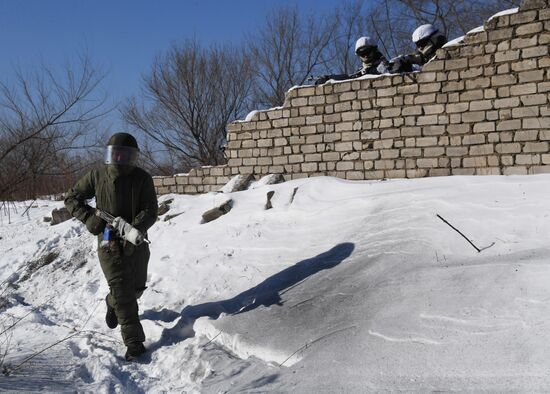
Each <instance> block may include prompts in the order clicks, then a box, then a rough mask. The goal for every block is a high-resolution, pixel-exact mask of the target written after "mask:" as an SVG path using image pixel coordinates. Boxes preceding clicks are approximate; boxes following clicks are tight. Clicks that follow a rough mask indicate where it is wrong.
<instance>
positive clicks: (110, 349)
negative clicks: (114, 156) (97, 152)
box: [0, 175, 550, 393]
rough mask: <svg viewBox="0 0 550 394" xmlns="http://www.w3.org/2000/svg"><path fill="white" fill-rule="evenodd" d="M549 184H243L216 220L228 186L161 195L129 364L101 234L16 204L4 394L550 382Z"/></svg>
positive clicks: (6, 250)
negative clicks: (140, 339) (139, 330)
mask: <svg viewBox="0 0 550 394" xmlns="http://www.w3.org/2000/svg"><path fill="white" fill-rule="evenodd" d="M296 188H297V190H296ZM269 191H274V192H275V194H274V195H273V197H272V199H271V203H272V206H273V208H272V209H270V210H265V209H264V206H265V202H266V194H267V192H269ZM549 193H550V176H548V175H538V176H523V177H521V176H517V177H499V176H490V177H489V176H487V177H459V176H454V177H443V178H429V179H417V180H391V181H374V182H351V181H344V180H339V179H335V178H328V177H320V178H310V179H303V180H295V181H291V182H286V183H283V184H279V185H256V188H254V189H252V190H248V191H244V192H238V193H231V194H230V197H231V199H232V200H233V208H232V210H231V211H230V212H229V213H228V214H226V215H224V216H222V217H220V218H219V219H217V220H215V221H213V222H210V223H206V224H201V215H202V213H203V212H205V211H207V210H208V209H211V208H213V207H215V206H218V205H220V204H221V203H223V202H224V201H225V200H226V199H227V198H228V195H227V194H221V193H209V194H205V195H200V196H176V195H171V196H163V197H162V198H161V201H163V200H167V199H173V202H172V203H171V204H170V211H169V212H168V213H167V214H165V215H163V216H162V217H161V218H160V220H159V221H158V223H157V224H156V225H155V226H153V228H152V229H151V231H150V233H149V239H150V240H151V242H152V244H151V250H152V258H151V261H150V266H149V273H150V274H149V281H148V286H149V289H148V290H147V291H146V293H145V294H144V296H143V297H142V300H141V304H140V307H141V317H142V322H143V324H144V329H145V332H146V334H147V335H148V339H147V342H146V346H147V347H148V348H149V349H150V352H149V353H148V355H147V357H145V358H144V359H143V360H142V361H141V362H139V363H130V364H129V363H126V362H124V361H123V359H122V357H121V354H123V350H124V348H123V344H122V341H121V339H120V337H119V333H118V331H116V330H115V331H110V330H109V329H107V328H106V327H105V325H104V322H103V317H104V313H105V310H104V308H105V306H104V303H103V299H104V297H105V294H106V292H107V291H108V289H107V286H106V283H105V281H104V279H103V277H102V274H101V270H100V268H99V264H98V262H97V256H96V251H95V238H94V237H93V236H91V235H90V234H88V233H87V232H86V230H85V228H84V226H83V225H81V224H80V223H78V222H76V221H74V220H71V221H68V222H65V223H62V224H59V225H56V226H50V225H49V224H48V223H45V222H43V217H44V216H47V215H48V214H49V212H50V211H51V210H52V209H53V208H58V207H60V206H62V203H60V202H49V201H39V202H37V203H36V204H35V206H36V207H33V208H31V209H30V210H29V213H28V215H25V216H21V214H20V213H21V212H22V211H23V209H24V205H25V204H27V205H28V203H20V204H18V205H19V206H18V213H17V214H15V215H14V213H13V212H12V215H11V217H10V219H11V220H10V221H11V223H8V218H7V216H6V215H4V213H3V214H2V216H1V218H2V222H1V225H0V237H1V239H0V249H1V251H2V254H1V255H0V267H1V270H0V282H1V283H2V287H1V288H0V293H1V298H0V307H1V309H0V323H1V325H2V327H3V328H2V329H0V332H1V333H2V334H1V335H0V350H1V353H0V361H1V362H2V366H3V368H4V370H5V372H6V373H7V374H8V375H7V376H1V377H0V389H4V390H6V389H9V390H22V391H33V390H34V391H40V390H46V391H68V390H75V389H76V390H85V391H97V392H150V391H154V392H159V391H170V392H171V391H178V392H204V393H210V392H211V393H217V392H280V393H287V392H303V393H310V392H323V393H325V392H326V393H334V392H346V393H354V392H357V393H359V392H368V391H385V390H386V391H398V390H404V391H428V390H444V391H451V390H463V391H503V390H511V391H530V392H532V391H545V390H547V389H549V388H550V374H549V372H548V371H550V358H548V356H547V355H548V354H549V353H550V341H549V339H550V334H548V333H549V332H550V318H549V316H550V292H549V283H550V265H549V264H548V252H549V247H548V241H547V237H548V234H549V233H550V217H549V215H550V207H549V206H548V204H547V201H548V195H549ZM437 214H439V215H440V216H441V217H442V218H444V219H445V220H447V221H448V222H449V224H451V225H453V226H454V227H455V228H456V229H457V230H460V231H461V232H462V233H463V234H464V235H465V236H467V237H468V238H469V239H470V240H471V241H472V242H473V244H474V245H475V246H476V247H477V248H479V249H480V250H481V252H478V251H477V250H476V249H474V247H473V246H472V245H470V244H469V243H468V242H467V241H466V239H464V238H463V237H462V236H461V235H460V234H459V233H458V232H457V231H455V230H454V229H452V228H451V227H450V226H449V225H448V224H446V223H444V222H443V221H442V220H440V218H438V217H437V216H436V215H437ZM168 215H170V216H168ZM174 215H176V216H174ZM166 218H169V219H168V220H164V219H166ZM58 341H61V342H59V343H58V344H57V345H55V346H53V347H51V348H48V347H49V346H50V345H52V344H54V343H56V342H58ZM42 350H44V351H43V352H42V353H39V354H37V353H38V352H40V351H42ZM31 357H32V358H31Z"/></svg>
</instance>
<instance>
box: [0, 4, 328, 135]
mask: <svg viewBox="0 0 550 394" xmlns="http://www.w3.org/2000/svg"><path fill="white" fill-rule="evenodd" d="M338 3H339V2H338V1H335V0H226V1H222V0H180V1H175V0H157V1H153V0H148V1H145V0H133V1H129V0H110V1H107V0H88V1H83V0H72V1H70V0H0V48H1V49H2V56H0V75H1V77H0V78H1V80H2V82H7V83H9V82H10V78H13V74H14V73H13V69H14V67H17V66H21V67H23V68H28V67H32V65H33V64H35V63H40V62H44V63H45V64H48V65H51V66H53V67H57V66H60V65H62V64H63V62H64V61H65V60H70V59H74V58H75V56H76V55H77V54H78V53H82V52H83V50H84V48H86V49H87V52H88V53H89V54H90V55H91V57H92V59H93V61H94V63H95V64H98V65H99V66H101V68H102V69H103V70H105V71H108V72H109V75H108V78H107V80H106V83H105V88H106V89H108V91H109V93H110V95H111V97H112V100H114V101H120V100H123V99H124V98H126V97H128V96H131V95H133V94H136V93H138V92H139V85H140V81H141V75H143V74H144V73H146V72H147V71H148V69H149V67H150V65H151V62H152V60H153V58H154V57H155V55H156V54H159V53H162V52H163V51H165V50H166V49H167V48H168V47H169V46H170V45H171V44H172V43H174V42H179V41H182V40H184V39H186V38H192V37H194V36H195V37H197V38H199V39H200V40H201V41H202V42H203V43H205V44H208V43H210V42H221V43H231V42H232V43H238V42H239V41H240V40H241V39H242V37H243V35H244V34H246V33H247V32H254V30H255V29H257V28H258V26H260V25H261V24H262V23H263V21H264V20H265V18H266V17H267V16H268V15H269V13H270V11H272V10H273V9H275V8H278V7H281V6H284V5H289V4H290V5H297V6H298V8H299V9H300V10H302V11H304V12H309V11H317V12H319V13H324V12H330V11H331V10H333V9H334V8H335V7H336V6H337V4H338ZM116 117H118V115H117V116H115V118H116ZM113 121H114V122H115V123H116V122H117V120H116V119H114V118H113ZM115 126H119V125H116V124H115Z"/></svg>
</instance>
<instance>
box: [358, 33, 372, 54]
mask: <svg viewBox="0 0 550 394" xmlns="http://www.w3.org/2000/svg"><path fill="white" fill-rule="evenodd" d="M375 46H376V44H375V43H374V42H373V41H372V39H371V38H370V37H359V38H358V39H357V41H356V42H355V53H357V50H358V49H359V48H363V47H375Z"/></svg>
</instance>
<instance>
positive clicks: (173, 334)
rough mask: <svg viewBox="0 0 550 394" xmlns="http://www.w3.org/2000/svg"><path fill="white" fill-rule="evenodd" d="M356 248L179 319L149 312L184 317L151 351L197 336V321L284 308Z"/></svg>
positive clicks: (191, 309)
mask: <svg viewBox="0 0 550 394" xmlns="http://www.w3.org/2000/svg"><path fill="white" fill-rule="evenodd" d="M354 248H355V246H354V244H353V243H350V242H345V243H341V244H338V245H336V246H335V247H333V248H332V249H330V250H328V251H326V252H324V253H321V254H320V255H317V256H315V257H312V258H309V259H306V260H302V261H300V262H298V263H296V264H295V265H293V266H291V267H288V268H286V269H284V270H282V271H281V272H278V273H277V274H275V275H273V276H271V277H269V278H267V279H266V280H264V281H263V282H261V283H260V284H258V285H257V286H254V287H252V288H251V289H248V290H246V291H244V292H242V293H240V294H238V295H236V296H235V297H233V298H230V299H227V300H223V301H215V302H206V303H204V304H200V305H188V306H186V307H185V308H184V309H183V310H182V311H181V313H180V314H179V315H178V314H177V312H174V311H169V310H165V309H164V310H162V311H160V312H154V311H145V312H144V313H143V317H144V318H154V317H156V318H158V319H159V320H163V321H171V320H172V321H173V320H175V319H176V318H177V316H181V318H180V320H179V321H178V323H177V324H176V325H175V326H174V327H172V328H167V329H164V330H163V332H162V335H161V339H160V340H159V341H158V342H156V343H154V344H151V345H150V350H152V351H154V350H156V349H158V348H160V347H162V346H169V345H173V344H175V343H178V342H181V341H184V340H185V339H187V338H191V337H193V336H195V331H194V330H193V325H194V323H195V320H197V319H198V318H200V317H205V316H207V317H210V318H211V319H217V318H218V317H219V316H220V314H222V313H226V314H232V315H236V314H239V313H245V312H249V311H251V310H253V309H256V308H258V307H259V306H265V307H269V306H272V305H279V306H281V305H282V302H281V295H282V294H284V293H285V291H288V290H290V289H291V288H292V287H294V286H296V285H298V284H299V283H300V282H302V281H304V280H305V279H307V278H308V277H310V276H312V275H315V274H316V273H318V272H319V271H322V270H327V269H331V268H334V267H336V266H337V265H338V264H340V263H341V262H342V261H343V260H345V259H346V258H348V257H349V256H350V255H351V253H352V252H353V250H354Z"/></svg>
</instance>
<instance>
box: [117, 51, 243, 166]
mask: <svg viewBox="0 0 550 394" xmlns="http://www.w3.org/2000/svg"><path fill="white" fill-rule="evenodd" d="M251 84H252V78H251V70H250V60H249V58H248V56H246V54H243V52H242V51H241V50H238V49H235V48H231V47H223V48H222V47H210V48H208V49H205V48H202V47H201V46H200V45H199V43H198V42H197V41H187V42H186V43H184V44H183V45H182V46H179V47H178V46H174V47H173V48H172V49H171V50H170V51H169V52H168V53H167V54H166V55H164V56H161V57H158V58H157V59H156V60H155V62H154V64H153V66H152V69H151V73H150V75H149V76H147V77H146V78H145V79H144V87H143V94H142V98H141V99H140V100H138V99H136V98H133V99H131V100H130V101H129V102H128V103H127V105H126V107H125V108H124V109H123V117H124V119H125V121H126V122H127V123H128V124H130V125H131V126H133V127H134V128H135V129H137V130H138V131H140V132H142V133H143V134H145V135H146V136H147V137H149V138H150V139H151V140H152V141H153V142H154V143H156V144H157V145H160V146H162V147H164V148H165V149H166V153H168V155H167V156H166V155H165V157H164V158H166V157H168V158H169V157H172V158H174V159H176V160H177V162H178V166H177V167H178V168H179V169H180V170H184V171H185V170H188V169H189V168H192V167H194V166H197V165H217V164H221V163H223V162H224V161H225V159H224V157H223V154H222V152H221V151H220V145H221V144H222V143H223V141H224V140H225V134H226V125H227V123H229V122H230V121H233V120H235V119H239V118H241V117H242V116H243V115H244V114H245V113H246V111H248V110H249V109H250V104H249V93H250V89H251ZM152 162H155V160H153V161H152Z"/></svg>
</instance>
